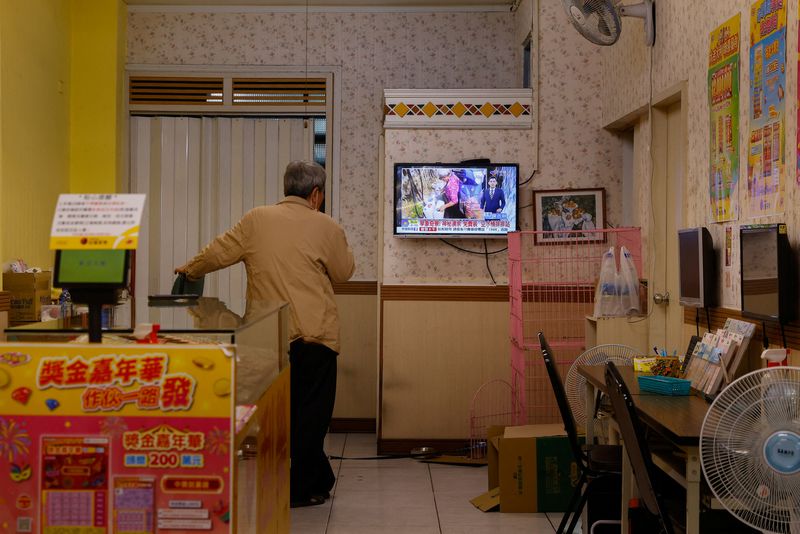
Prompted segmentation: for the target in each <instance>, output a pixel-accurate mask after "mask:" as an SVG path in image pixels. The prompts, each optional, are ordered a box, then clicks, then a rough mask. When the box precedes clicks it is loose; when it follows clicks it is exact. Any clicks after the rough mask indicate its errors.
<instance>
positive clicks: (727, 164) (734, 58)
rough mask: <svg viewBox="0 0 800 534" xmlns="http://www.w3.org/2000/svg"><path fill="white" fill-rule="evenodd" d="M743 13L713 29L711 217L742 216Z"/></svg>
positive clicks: (715, 219) (710, 61) (719, 219)
mask: <svg viewBox="0 0 800 534" xmlns="http://www.w3.org/2000/svg"><path fill="white" fill-rule="evenodd" d="M740 28H741V16H740V15H739V14H738V13H737V14H736V16H735V17H733V18H732V19H730V20H729V21H727V22H726V23H725V24H723V25H722V26H720V27H719V28H717V29H716V30H714V31H713V32H711V39H710V46H709V53H708V66H709V68H708V109H709V113H710V119H711V120H710V124H709V131H710V133H711V142H710V145H709V147H710V151H709V163H710V169H709V171H710V174H709V195H710V197H711V220H712V221H713V222H723V221H732V220H736V219H738V217H739V187H738V186H739V35H740V31H741V30H740Z"/></svg>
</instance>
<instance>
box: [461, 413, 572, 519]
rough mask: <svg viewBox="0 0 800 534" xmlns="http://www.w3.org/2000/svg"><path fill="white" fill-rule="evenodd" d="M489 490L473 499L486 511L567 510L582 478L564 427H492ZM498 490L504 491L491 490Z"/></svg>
mask: <svg viewBox="0 0 800 534" xmlns="http://www.w3.org/2000/svg"><path fill="white" fill-rule="evenodd" d="M487 442H488V444H487V456H488V459H489V477H488V478H489V479H488V482H489V489H490V492H488V493H487V494H484V495H481V496H480V497H477V498H476V499H473V501H472V502H473V504H475V506H477V507H478V508H480V509H481V510H483V511H489V510H491V509H494V508H496V507H497V503H498V502H499V505H500V511H501V512H563V511H564V510H566V508H567V504H568V503H569V499H570V497H571V496H572V492H573V490H574V488H575V484H576V483H577V479H578V468H577V465H575V462H574V460H573V458H572V451H571V450H570V447H569V441H568V440H567V436H566V433H565V432H564V426H563V425H562V424H550V425H524V426H513V427H491V428H490V429H489V430H488V431H487ZM495 488H499V493H498V492H497V491H496V490H495V491H494V492H492V491H491V490H492V489H495Z"/></svg>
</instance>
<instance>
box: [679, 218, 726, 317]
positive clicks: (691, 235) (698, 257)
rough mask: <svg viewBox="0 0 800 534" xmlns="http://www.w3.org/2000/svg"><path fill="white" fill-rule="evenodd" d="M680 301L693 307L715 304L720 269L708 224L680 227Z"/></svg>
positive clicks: (706, 306) (683, 304) (705, 306)
mask: <svg viewBox="0 0 800 534" xmlns="http://www.w3.org/2000/svg"><path fill="white" fill-rule="evenodd" d="M678 273H679V275H678V278H679V282H680V283H679V285H680V299H679V300H680V304H681V306H686V307H690V308H708V307H711V306H714V305H715V303H716V302H715V301H716V298H715V297H716V291H717V276H716V273H717V268H716V261H715V256H714V242H713V241H712V239H711V234H710V233H709V232H708V229H707V228H705V227H702V226H701V227H698V228H685V229H683V230H678Z"/></svg>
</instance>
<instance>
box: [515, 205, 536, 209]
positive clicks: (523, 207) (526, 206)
mask: <svg viewBox="0 0 800 534" xmlns="http://www.w3.org/2000/svg"><path fill="white" fill-rule="evenodd" d="M531 206H533V204H525V205H524V206H520V207H519V208H518V209H521V210H524V209H525V208H530V207H531Z"/></svg>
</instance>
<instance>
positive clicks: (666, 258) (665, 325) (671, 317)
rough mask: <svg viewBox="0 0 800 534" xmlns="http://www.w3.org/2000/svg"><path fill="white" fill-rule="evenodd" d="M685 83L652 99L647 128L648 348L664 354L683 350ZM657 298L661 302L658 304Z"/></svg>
mask: <svg viewBox="0 0 800 534" xmlns="http://www.w3.org/2000/svg"><path fill="white" fill-rule="evenodd" d="M685 92H686V85H685V83H682V84H680V85H679V86H677V87H676V88H674V89H672V90H669V91H667V92H665V93H664V96H663V97H660V98H657V99H654V103H653V107H652V114H651V120H652V121H653V122H652V143H651V149H650V151H651V157H652V166H653V167H652V168H653V174H652V181H651V192H650V198H651V203H652V206H651V208H652V213H653V219H652V225H651V226H650V232H649V234H650V235H649V239H650V241H651V243H652V245H651V247H650V251H652V253H653V255H652V256H651V257H650V262H651V272H652V278H651V280H650V288H649V294H650V296H651V302H650V306H651V310H652V313H651V314H650V320H649V332H650V334H649V344H650V346H653V347H659V348H665V349H666V350H667V352H668V353H670V354H671V353H672V351H674V350H677V351H678V352H681V351H682V350H683V348H684V347H685V341H686V339H685V336H684V334H683V308H682V307H681V305H680V303H679V300H678V299H679V281H678V230H679V229H680V228H683V227H684V225H685V221H684V216H685V214H684V212H683V191H684V183H685V180H686V152H687V147H686V143H687V119H686V111H685V107H684V106H683V102H684V101H685V98H684V95H685ZM659 296H660V297H661V298H659Z"/></svg>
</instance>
